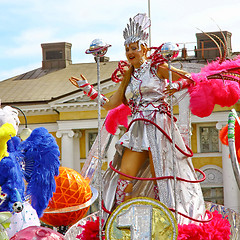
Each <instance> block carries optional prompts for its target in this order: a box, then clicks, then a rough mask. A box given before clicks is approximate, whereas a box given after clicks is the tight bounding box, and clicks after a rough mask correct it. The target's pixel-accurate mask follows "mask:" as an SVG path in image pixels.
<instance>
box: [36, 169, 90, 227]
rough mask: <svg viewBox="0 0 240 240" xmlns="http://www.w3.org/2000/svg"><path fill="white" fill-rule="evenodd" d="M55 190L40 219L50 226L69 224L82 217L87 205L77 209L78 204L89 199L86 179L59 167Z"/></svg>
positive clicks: (88, 187)
mask: <svg viewBox="0 0 240 240" xmlns="http://www.w3.org/2000/svg"><path fill="white" fill-rule="evenodd" d="M55 180H56V192H55V193H53V197H52V198H51V199H50V201H49V204H48V207H47V209H46V210H45V213H44V215H43V217H42V218H41V221H43V222H44V223H46V224H48V225H51V226H55V227H58V226H70V225H73V224H74V223H76V222H77V221H78V220H80V219H81V218H82V217H84V216H85V215H86V213H87V211H88V209H89V206H88V207H86V208H83V209H79V208H78V206H80V205H82V204H84V203H86V202H87V201H88V200H90V199H91V195H92V193H91V188H90V185H89V184H88V181H87V180H86V179H84V178H83V177H82V176H81V174H80V173H78V172H77V171H75V170H73V169H71V168H67V167H60V168H59V175H58V176H57V177H55Z"/></svg>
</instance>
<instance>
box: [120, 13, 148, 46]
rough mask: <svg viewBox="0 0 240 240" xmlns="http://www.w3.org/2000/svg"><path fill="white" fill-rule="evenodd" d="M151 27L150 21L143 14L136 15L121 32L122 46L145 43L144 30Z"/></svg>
mask: <svg viewBox="0 0 240 240" xmlns="http://www.w3.org/2000/svg"><path fill="white" fill-rule="evenodd" d="M150 26H151V20H150V19H149V18H148V17H147V15H146V14H145V13H138V14H137V15H136V16H135V17H134V18H133V19H132V18H130V19H129V24H127V27H126V28H125V29H124V31H123V37H124V39H125V42H124V45H128V44H130V43H135V42H137V41H139V42H141V43H142V44H143V43H145V44H146V43H147V39H148V33H146V32H145V30H146V29H147V28H148V27H150Z"/></svg>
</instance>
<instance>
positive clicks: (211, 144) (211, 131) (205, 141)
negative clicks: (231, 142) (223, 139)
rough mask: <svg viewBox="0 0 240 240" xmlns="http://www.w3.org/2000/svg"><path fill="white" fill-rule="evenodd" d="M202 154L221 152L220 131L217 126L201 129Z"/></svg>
mask: <svg viewBox="0 0 240 240" xmlns="http://www.w3.org/2000/svg"><path fill="white" fill-rule="evenodd" d="M199 132H200V152H202V153H206V152H219V138H218V130H217V129H216V127H215V126H202V127H199Z"/></svg>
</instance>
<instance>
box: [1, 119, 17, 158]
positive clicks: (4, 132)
mask: <svg viewBox="0 0 240 240" xmlns="http://www.w3.org/2000/svg"><path fill="white" fill-rule="evenodd" d="M15 136H16V130H15V129H14V127H13V125H12V124H11V123H4V124H3V125H2V126H1V127H0V161H1V159H2V158H4V157H7V156H8V152H7V141H8V140H9V139H10V138H11V137H15Z"/></svg>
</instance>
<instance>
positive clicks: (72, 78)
mask: <svg viewBox="0 0 240 240" xmlns="http://www.w3.org/2000/svg"><path fill="white" fill-rule="evenodd" d="M80 76H81V78H82V80H86V78H85V77H84V76H83V75H82V74H81V75H80ZM69 81H70V82H71V83H72V84H73V85H74V86H75V87H77V88H80V86H79V85H78V83H77V82H78V81H81V80H80V79H79V78H76V77H71V78H69Z"/></svg>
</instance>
